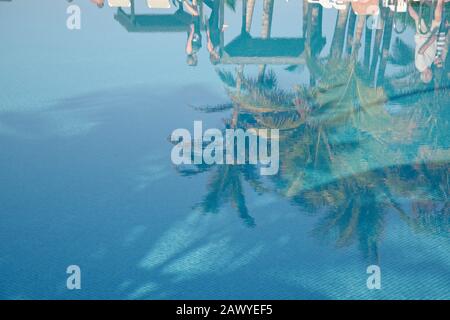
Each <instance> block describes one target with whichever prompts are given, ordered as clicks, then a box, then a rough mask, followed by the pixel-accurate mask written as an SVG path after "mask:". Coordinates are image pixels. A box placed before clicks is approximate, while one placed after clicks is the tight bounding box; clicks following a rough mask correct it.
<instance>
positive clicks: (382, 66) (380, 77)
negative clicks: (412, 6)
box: [377, 10, 394, 85]
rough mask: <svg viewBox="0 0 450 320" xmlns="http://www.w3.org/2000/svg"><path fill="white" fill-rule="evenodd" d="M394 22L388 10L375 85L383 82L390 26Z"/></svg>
mask: <svg viewBox="0 0 450 320" xmlns="http://www.w3.org/2000/svg"><path fill="white" fill-rule="evenodd" d="M393 21H394V14H393V12H392V11H391V10H389V15H388V16H387V17H386V23H385V26H384V36H383V48H382V49H381V61H380V66H379V68H378V76H377V85H380V84H381V83H382V82H383V81H384V73H385V71H386V65H387V60H388V58H389V49H390V47H391V38H392V25H393Z"/></svg>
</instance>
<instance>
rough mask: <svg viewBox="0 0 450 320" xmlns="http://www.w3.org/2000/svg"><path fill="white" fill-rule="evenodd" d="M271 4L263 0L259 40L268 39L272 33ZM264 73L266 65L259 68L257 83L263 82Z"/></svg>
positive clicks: (269, 0)
mask: <svg viewBox="0 0 450 320" xmlns="http://www.w3.org/2000/svg"><path fill="white" fill-rule="evenodd" d="M273 4H274V0H264V7H263V18H262V30H261V38H263V39H268V38H270V34H271V31H272V19H273ZM265 73H266V65H260V66H259V73H258V81H259V82H263V81H264V75H265Z"/></svg>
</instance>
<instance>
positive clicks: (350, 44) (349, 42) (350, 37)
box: [345, 8, 359, 54]
mask: <svg viewBox="0 0 450 320" xmlns="http://www.w3.org/2000/svg"><path fill="white" fill-rule="evenodd" d="M349 11H350V16H349V17H348V31H347V45H346V48H345V53H346V54H350V53H351V52H352V47H353V35H354V33H355V24H356V14H355V12H354V11H353V9H351V8H350V9H349ZM358 20H359V19H358Z"/></svg>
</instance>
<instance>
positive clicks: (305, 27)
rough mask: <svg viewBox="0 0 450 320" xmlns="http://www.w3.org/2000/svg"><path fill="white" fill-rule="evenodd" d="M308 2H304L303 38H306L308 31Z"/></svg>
mask: <svg viewBox="0 0 450 320" xmlns="http://www.w3.org/2000/svg"><path fill="white" fill-rule="evenodd" d="M309 7H310V6H309V3H308V1H303V29H302V31H303V37H305V36H306V29H307V28H308V10H309Z"/></svg>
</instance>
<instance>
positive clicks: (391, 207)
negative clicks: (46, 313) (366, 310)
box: [0, 0, 450, 299]
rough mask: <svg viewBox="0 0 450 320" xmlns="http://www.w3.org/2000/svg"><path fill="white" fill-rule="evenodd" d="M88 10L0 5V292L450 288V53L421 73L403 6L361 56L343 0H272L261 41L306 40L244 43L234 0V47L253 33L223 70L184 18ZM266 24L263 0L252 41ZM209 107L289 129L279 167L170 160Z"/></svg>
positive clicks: (221, 119) (370, 295) (259, 295)
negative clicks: (136, 27) (192, 60)
mask: <svg viewBox="0 0 450 320" xmlns="http://www.w3.org/2000/svg"><path fill="white" fill-rule="evenodd" d="M141 2H142V3H141ZM266 2H267V3H269V4H270V1H266ZM233 3H234V4H235V9H234V10H233V9H232V6H231V5H232V4H233ZM75 4H77V5H78V6H79V7H80V8H81V23H82V24H81V29H80V30H69V29H68V28H67V27H66V20H67V18H68V14H67V13H66V9H67V7H68V6H69V4H68V3H67V2H65V1H54V0H41V1H27V0H13V1H12V2H0V35H1V37H0V38H1V42H2V44H1V53H0V56H1V59H0V70H1V72H0V149H1V151H0V221H1V222H0V298H2V299H74V298H76V299H79V298H83V299H94V298H99V299H241V298H242V299H449V298H450V239H449V232H450V202H449V197H450V188H449V186H450V180H449V179H450V169H449V168H450V167H449V159H450V149H449V147H450V134H449V132H450V130H449V129H450V128H449V120H450V101H449V91H448V83H449V82H448V80H449V78H448V77H449V68H448V61H447V63H446V64H445V63H444V66H443V68H440V69H439V68H435V67H433V79H432V81H431V83H429V84H424V83H423V82H422V81H420V75H419V73H418V71H417V70H416V69H415V64H414V45H415V44H414V34H415V29H414V23H413V22H412V19H411V18H410V17H409V16H407V18H408V19H407V28H406V30H405V31H404V32H403V33H400V34H398V33H396V32H395V31H393V30H392V29H389V28H390V27H389V25H391V27H392V23H390V22H392V21H393V19H394V18H393V16H392V15H390V14H389V12H388V11H384V10H385V9H382V10H383V15H384V16H383V17H384V19H385V24H384V29H379V30H381V31H377V30H374V31H373V32H372V33H373V37H372V39H371V42H370V41H368V40H367V35H366V33H368V32H369V31H368V30H370V29H364V33H363V34H362V37H361V39H360V49H359V51H358V45H354V43H353V42H351V39H350V40H349V33H350V32H349V31H347V32H343V34H342V37H343V38H342V39H339V30H341V31H342V29H339V26H337V25H336V18H337V11H336V10H335V9H326V10H322V9H320V7H319V6H318V5H314V6H313V5H309V8H310V9H309V10H311V13H310V16H309V17H310V18H309V19H308V15H303V3H302V1H290V2H286V1H276V0H275V4H274V8H273V17H272V26H271V34H270V36H267V37H266V38H267V39H265V40H264V41H265V42H264V41H262V43H264V44H267V43H269V40H270V39H282V38H284V39H294V42H295V41H297V42H295V44H296V45H297V44H299V43H301V45H299V47H300V48H301V49H300V50H301V52H300V53H301V54H298V52H297V51H296V50H295V48H294V49H292V48H290V47H289V45H286V47H283V46H284V44H283V42H278V47H277V45H275V46H273V45H272V47H270V48H269V47H264V48H265V49H264V48H263V49H258V47H257V45H255V44H253V45H252V46H250V47H246V46H245V43H246V42H245V41H248V38H246V37H247V36H246V35H242V33H241V29H242V1H235V2H234V1H228V4H227V5H225V7H224V9H223V10H224V23H225V24H226V26H227V28H225V29H224V30H225V31H224V35H223V37H224V40H223V41H224V45H225V46H226V45H227V44H229V43H232V41H236V39H238V40H240V41H241V42H239V41H238V42H235V45H234V47H233V48H231V47H229V48H231V49H229V51H228V54H229V56H225V54H224V55H223V56H222V59H223V60H222V61H221V62H220V63H219V64H217V65H212V64H211V63H210V60H209V54H208V51H207V48H206V47H207V45H206V35H205V33H204V32H203V47H202V48H201V50H200V52H199V54H198V61H199V63H198V65H197V66H196V67H191V66H188V65H187V64H186V53H185V46H186V39H187V31H186V30H187V28H186V30H184V29H183V30H182V31H178V32H168V30H169V27H168V26H167V25H166V26H165V27H164V28H165V29H164V28H162V30H158V32H144V31H145V30H144V31H143V32H128V31H127V30H126V28H125V27H124V26H123V25H121V24H120V21H119V20H118V18H117V10H116V9H113V8H109V7H108V6H105V7H104V8H103V9H98V8H96V7H95V6H93V5H92V4H91V3H90V2H88V1H81V0H80V1H78V3H77V1H75ZM124 12H127V13H128V12H129V10H128V9H125V11H124ZM136 12H138V13H139V14H151V13H152V12H151V11H150V10H148V8H146V6H145V1H138V0H136ZM171 12H172V11H168V12H164V13H171ZM447 12H450V10H447ZM209 14H210V11H209V9H208V8H207V7H206V6H205V11H204V15H205V17H208V16H209ZM316 14H318V16H321V19H319V20H320V22H319V24H317V22H314V21H316V20H315V19H312V21H313V22H310V23H311V24H312V26H311V25H310V26H309V27H307V24H308V23H307V22H308V21H310V20H311V16H315V15H316ZM115 17H116V18H115ZM316 17H317V16H316ZM401 17H403V16H401ZM305 19H308V21H306V20H305ZM358 19H360V17H359V16H358ZM445 19H446V18H445ZM262 20H264V10H263V1H257V4H256V6H255V11H254V13H253V21H252V28H251V30H250V31H251V32H250V34H251V36H253V37H254V38H256V37H260V35H261V34H264V31H265V30H264V27H261V25H262ZM351 20H352V16H351V15H350V18H348V21H347V23H346V25H345V27H346V28H347V30H348V28H351V26H350V25H351ZM356 25H358V20H356ZM320 26H321V28H320ZM308 28H311V30H312V31H305V30H306V29H308ZM144 29H145V28H144ZM320 29H322V30H321V31H320ZM356 29H357V27H356V28H355V30H356ZM308 30H309V29H308ZM344 30H345V29H344ZM141 31H142V30H141ZM146 31H150V28H148V30H146ZM308 32H310V34H311V35H312V36H308ZM376 32H381V34H383V39H384V41H380V42H379V43H378V45H379V47H377V43H376ZM383 32H384V33H383ZM355 34H357V32H355ZM389 36H391V39H389ZM355 37H357V36H355ZM233 39H234V40H233ZM246 39H247V40H246ZM295 39H297V40H295ZM386 39H387V40H386ZM279 41H284V40H279ZM348 41H349V42H348ZM367 41H368V42H367ZM385 42H386V43H385ZM347 43H350V44H349V45H347ZM370 43H371V45H370ZM232 44H233V43H232ZM261 46H262V45H261ZM348 46H349V48H348ZM342 47H345V48H344V50H339V48H342ZM447 47H448V44H447ZM280 48H281V49H282V50H280ZM336 48H338V49H336ZM367 48H372V50H371V51H372V53H371V54H370V55H369V64H367V63H366V62H365V59H367V58H366V56H365V52H367V51H366V50H367ZM291 49H292V51H295V57H292V55H290V54H289V52H290V51H289V50H291ZM258 50H259V51H258ZM277 50H278V51H277ZM224 51H226V47H225V49H224ZM257 51H258V52H257ZM343 51H344V52H343ZM280 52H282V53H280ZM349 52H350V53H349ZM352 52H353V54H352ZM379 52H381V53H382V54H381V55H378V53H379ZM233 54H234V55H233ZM383 54H385V55H384V56H383ZM236 56H238V57H241V58H242V56H244V57H245V58H246V62H245V63H244V62H242V61H243V60H239V59H237V58H235V57H236ZM280 56H281V58H280ZM233 57H234V58H235V59H234V60H233ZM374 57H377V59H378V58H379V62H378V64H377V63H376V64H375V67H371V64H372V63H373V61H374ZM226 58H228V59H229V60H228V62H226ZM283 59H284V60H283ZM296 59H297V60H298V63H297V62H296V61H297V60H296ZM283 61H284V62H283ZM383 64H384V67H383ZM372 69H374V70H372ZM383 69H384V70H383ZM239 82H241V87H239V86H238V83H239ZM220 106H223V107H220ZM255 108H256V111H255ZM258 108H259V109H258ZM215 109H219V110H215ZM212 111H218V112H212ZM233 119H235V120H236V121H235V122H234V121H233ZM196 120H201V121H203V126H204V127H205V128H219V129H221V130H223V129H225V128H226V127H227V126H228V127H230V126H234V127H237V128H252V127H258V128H275V129H280V139H279V145H280V170H279V172H278V174H277V175H274V176H261V175H260V174H259V170H256V169H257V168H255V167H254V166H251V165H235V166H228V165H212V166H206V167H205V166H199V167H194V166H193V167H190V168H184V167H179V166H176V165H174V164H173V163H172V161H171V158H170V154H171V150H172V147H173V145H172V144H171V143H170V141H169V140H170V139H169V138H170V135H171V133H172V132H173V130H175V129H177V128H187V129H188V130H191V131H192V130H193V124H194V121H196ZM69 265H78V266H80V268H81V272H82V282H81V283H82V288H81V290H68V289H67V288H66V279H67V277H68V275H67V274H66V268H67V266H69ZM370 265H378V266H379V267H380V268H381V285H382V287H381V289H380V290H369V289H368V287H367V286H366V280H367V278H368V276H369V275H368V274H367V273H366V269H367V267H368V266H370Z"/></svg>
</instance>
